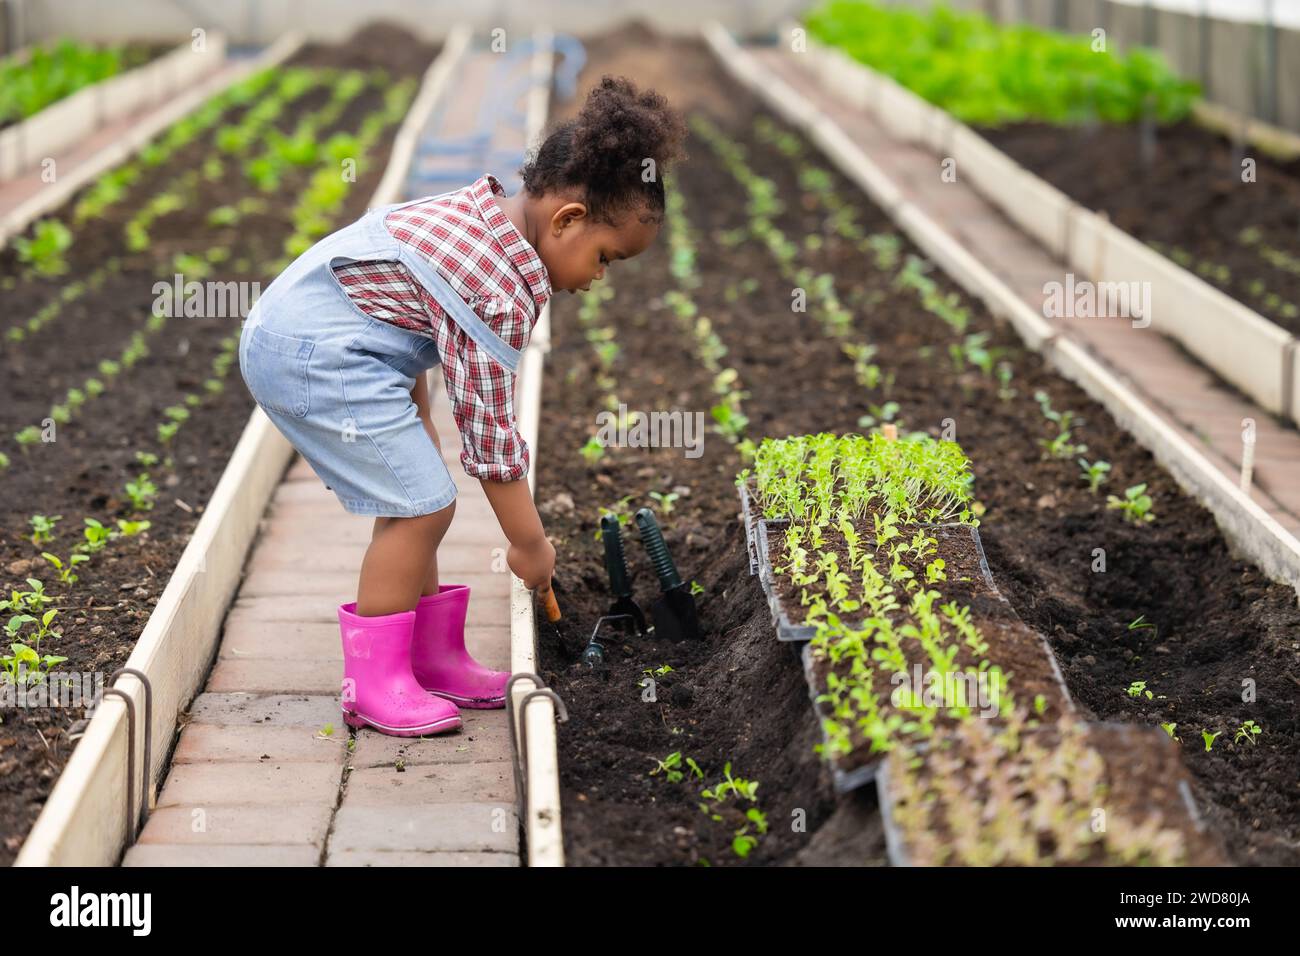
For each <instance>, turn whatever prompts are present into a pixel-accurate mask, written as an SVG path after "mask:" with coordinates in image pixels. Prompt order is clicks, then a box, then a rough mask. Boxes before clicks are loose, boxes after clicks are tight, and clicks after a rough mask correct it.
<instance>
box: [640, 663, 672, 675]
mask: <svg viewBox="0 0 1300 956" xmlns="http://www.w3.org/2000/svg"><path fill="white" fill-rule="evenodd" d="M672 672H673V669H672V667H671V666H670V665H668V664H662V665H660V666H659V667H647V668H646V669H645V670H643V671H642V672H641V673H642V674H646V675H648V676H650V677H663V676H664V675H665V674H671V673H672Z"/></svg>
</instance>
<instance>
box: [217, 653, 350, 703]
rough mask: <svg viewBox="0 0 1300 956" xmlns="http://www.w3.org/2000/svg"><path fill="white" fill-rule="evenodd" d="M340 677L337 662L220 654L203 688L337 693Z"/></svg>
mask: <svg viewBox="0 0 1300 956" xmlns="http://www.w3.org/2000/svg"><path fill="white" fill-rule="evenodd" d="M340 653H342V651H341V642H340ZM342 678H343V664H342V662H341V661H331V660H311V659H300V660H292V659H285V658H260V659H247V658H239V657H224V658H219V659H218V660H217V664H216V666H215V667H214V668H213V669H212V673H211V674H209V675H208V684H207V689H208V691H209V692H212V693H225V692H228V691H243V692H245V693H253V694H274V693H283V694H313V695H324V694H330V693H335V692H337V691H338V689H339V682H340V681H341V680H342Z"/></svg>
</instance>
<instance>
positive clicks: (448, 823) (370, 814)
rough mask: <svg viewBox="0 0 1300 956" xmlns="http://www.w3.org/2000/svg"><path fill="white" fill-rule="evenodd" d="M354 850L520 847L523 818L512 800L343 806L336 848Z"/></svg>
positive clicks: (334, 834) (333, 839)
mask: <svg viewBox="0 0 1300 956" xmlns="http://www.w3.org/2000/svg"><path fill="white" fill-rule="evenodd" d="M348 850H405V851H413V850H414V851H420V850H471V851H478V852H483V851H496V852H499V853H518V852H519V818H518V816H517V815H516V813H515V808H514V807H513V806H512V805H511V804H510V803H508V802H505V801H503V802H500V803H477V802H476V803H435V804H424V805H419V804H417V805H413V806H405V807H393V806H348V805H347V804H346V803H345V804H344V805H343V806H342V807H340V808H339V811H338V813H337V814H335V816H334V827H333V830H332V832H331V834H330V842H329V852H330V853H331V854H333V853H338V852H344V851H348Z"/></svg>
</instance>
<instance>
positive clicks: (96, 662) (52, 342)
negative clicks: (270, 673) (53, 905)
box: [0, 28, 434, 863]
mask: <svg viewBox="0 0 1300 956" xmlns="http://www.w3.org/2000/svg"><path fill="white" fill-rule="evenodd" d="M433 52H434V51H433V50H432V49H431V48H430V47H428V46H426V45H424V44H421V43H419V42H416V41H414V40H412V39H411V38H410V37H409V35H408V34H406V33H405V32H404V31H398V30H392V29H387V28H371V29H368V30H366V31H364V32H362V33H361V34H359V35H358V36H356V37H354V38H353V39H352V40H350V41H349V42H348V44H347V46H346V48H343V47H309V48H306V49H304V50H303V51H302V52H300V53H299V54H298V55H297V56H295V57H294V58H293V59H292V60H291V61H290V62H289V63H288V64H286V65H284V66H283V67H280V68H277V69H275V70H272V71H271V72H270V73H269V75H255V76H253V77H251V78H249V79H248V80H247V81H243V82H241V83H240V84H237V86H236V87H234V88H233V89H232V90H230V91H228V92H227V93H225V94H223V95H221V96H219V97H218V98H217V99H216V100H214V101H213V102H211V103H209V104H206V105H205V106H203V107H201V108H200V109H199V110H198V111H196V112H195V113H193V114H191V116H190V117H188V118H186V119H185V120H182V121H181V122H180V123H178V124H176V125H175V126H173V127H172V128H171V129H170V130H167V131H165V132H164V133H163V134H162V135H160V136H159V138H158V139H157V140H156V141H155V143H154V144H153V145H151V146H149V147H146V148H145V150H144V151H142V153H141V154H140V155H139V157H137V158H136V159H134V160H131V161H129V162H128V163H127V164H126V165H125V166H123V167H119V168H118V169H116V170H112V171H110V172H109V173H107V174H106V175H105V176H104V177H102V178H101V179H100V180H99V181H98V182H96V183H94V184H92V185H91V186H90V187H88V188H87V189H86V190H84V191H82V192H81V193H80V194H79V195H78V196H76V197H74V199H73V200H72V201H71V202H70V203H68V204H67V206H65V207H64V208H62V209H60V210H58V211H57V212H56V213H55V214H54V215H52V216H50V217H48V219H47V220H45V222H46V223H52V224H53V225H46V226H45V227H44V230H43V231H44V233H45V234H48V235H65V236H66V238H68V239H70V240H71V241H70V242H62V241H60V242H52V243H48V244H45V246H43V248H48V249H53V253H52V254H51V253H44V254H41V255H38V256H31V255H28V256H26V257H24V256H23V254H22V253H21V252H20V251H19V245H18V243H17V242H15V243H14V244H12V246H11V247H10V248H7V249H5V250H3V251H2V252H0V274H3V276H4V278H3V280H0V281H3V282H4V284H5V286H6V297H7V300H8V301H12V302H14V303H16V304H17V308H15V309H13V310H11V311H10V312H9V318H8V321H7V323H6V325H5V328H4V330H3V334H4V336H5V348H4V353H3V356H2V357H0V367H2V368H3V370H4V375H5V377H6V379H7V381H9V382H10V383H11V385H10V401H9V403H7V407H6V414H5V428H4V429H3V431H0V442H3V443H4V447H3V450H4V452H5V453H6V460H7V467H6V468H4V469H3V470H0V499H2V500H3V501H4V503H5V508H4V511H5V515H6V517H5V519H4V524H3V526H0V567H4V569H5V572H6V576H5V585H6V586H5V588H4V590H5V593H6V594H9V593H10V592H11V591H13V590H18V591H20V592H24V591H25V592H26V593H27V594H28V595H31V594H34V593H36V592H37V589H36V588H35V587H33V586H32V585H30V584H27V583H24V582H25V581H26V579H28V578H31V579H33V580H37V581H40V582H42V583H43V588H44V591H45V592H46V593H47V594H48V595H50V596H51V597H52V598H53V601H52V602H50V603H49V604H48V606H47V607H46V606H45V605H42V606H41V610H57V611H58V613H57V615H56V616H55V617H54V618H53V619H52V621H51V623H50V627H51V628H52V630H53V631H54V632H57V633H52V634H49V635H46V636H44V637H43V638H42V644H41V647H40V653H41V654H51V655H55V656H58V657H63V658H66V660H65V661H59V662H52V665H57V668H58V669H59V670H63V671H74V672H86V671H100V672H105V673H107V672H111V671H112V670H113V669H115V668H116V667H117V666H119V665H120V664H121V663H122V662H123V661H125V659H126V658H127V656H128V655H129V653H130V651H131V648H132V646H133V644H134V641H135V639H136V637H137V636H138V634H139V632H140V629H141V627H142V626H143V624H144V622H145V621H146V620H147V619H148V618H149V614H150V610H151V608H152V606H153V604H155V603H156V602H157V600H158V595H159V594H160V592H161V591H162V589H163V587H164V586H165V585H166V583H167V580H168V577H169V575H170V573H171V569H172V567H173V566H174V565H175V563H176V561H177V559H178V558H179V556H180V554H181V552H182V550H183V549H184V547H185V544H186V542H187V541H188V538H189V536H190V534H191V532H192V531H193V529H194V526H195V524H196V523H197V521H198V518H199V516H200V515H201V514H202V512H203V510H204V505H205V502H206V501H207V500H208V497H209V496H210V494H211V492H212V489H213V487H214V486H215V484H216V481H217V479H218V478H219V477H220V475H221V473H222V471H223V469H224V467H225V463H226V460H227V458H228V457H229V455H230V452H231V450H232V448H233V447H234V444H235V442H236V440H237V439H238V438H239V436H240V433H241V431H242V429H243V427H244V425H245V423H246V422H247V420H248V416H249V414H250V412H251V411H252V409H253V403H252V401H251V400H250V399H249V398H248V396H247V393H246V391H245V390H244V389H243V388H242V387H235V386H236V384H237V383H238V380H237V378H232V377H230V374H229V373H230V371H231V367H232V365H233V363H234V358H235V353H234V348H235V346H236V345H237V343H238V334H239V326H240V323H241V321H242V318H243V314H244V309H243V303H242V300H240V297H239V290H242V289H245V288H248V289H250V291H251V292H253V293H255V290H254V289H252V288H251V284H253V283H261V284H264V283H266V282H269V281H270V279H271V278H273V277H274V275H275V272H276V271H277V270H278V268H279V267H280V265H281V264H282V263H283V262H284V261H285V260H286V258H287V257H289V256H291V255H292V254H293V252H294V251H295V250H296V249H297V248H299V247H300V246H301V244H302V243H303V242H304V241H311V240H312V239H314V238H315V237H317V236H319V235H321V234H323V233H324V232H325V231H328V230H329V229H330V228H333V227H334V225H337V224H339V223H341V222H343V221H346V220H347V219H350V218H353V217H355V216H357V215H359V214H360V213H361V212H362V211H363V210H364V209H365V206H366V203H367V201H368V200H369V198H370V196H371V195H372V194H373V192H374V189H375V185H376V183H377V182H378V180H379V178H380V176H381V175H382V173H383V170H384V166H385V163H384V157H385V156H386V154H387V151H388V148H389V145H390V143H391V141H392V137H393V136H394V135H395V133H396V131H397V127H398V124H400V122H401V120H402V119H403V117H404V115H405V112H406V107H407V105H408V104H409V102H410V99H411V97H412V96H414V93H415V90H416V88H417V86H418V83H419V80H420V77H421V75H422V73H423V71H424V69H425V68H426V67H427V66H428V64H429V62H430V60H431V59H432V56H433ZM344 62H346V63H347V64H348V65H347V66H342V65H341V64H343V63H344ZM307 64H310V65H307ZM331 64H334V65H331ZM339 137H346V139H343V138H339ZM331 141H332V144H333V145H332V147H325V145H324V144H327V143H331ZM344 146H346V147H347V152H346V153H344V151H343V147H344ZM345 159H355V160H356V165H357V170H356V172H357V175H356V178H355V181H351V182H349V181H347V180H345V179H344V178H343V177H342V176H341V174H340V169H341V168H342V167H341V166H340V163H341V161H342V160H345ZM295 160H298V161H295ZM123 170H126V172H125V173H124V172H123ZM326 180H328V182H326ZM335 182H338V183H340V184H341V185H342V188H341V189H340V188H336V187H334V186H333V183H335ZM167 196H170V197H173V198H172V199H170V200H166V201H162V200H160V199H159V197H167ZM177 200H179V204H178V203H177ZM60 227H61V228H60ZM41 231H42V227H41V226H40V224H37V226H36V227H34V228H33V229H32V230H31V231H29V233H28V234H27V236H25V237H24V238H27V239H37V238H38V235H39V234H40V232H41ZM176 274H181V275H182V279H183V281H197V280H207V281H208V282H209V283H211V284H214V285H215V284H221V283H228V282H229V283H235V284H236V285H235V286H234V287H233V288H234V289H236V290H237V291H236V294H235V296H234V298H233V299H230V298H226V299H224V300H223V305H222V307H221V308H218V309H216V310H213V309H211V308H210V307H209V308H207V309H206V310H204V308H203V307H204V306H206V305H208V303H211V302H212V301H213V300H212V299H211V298H208V299H207V300H206V301H204V300H203V297H199V299H197V300H195V299H193V297H191V296H190V295H189V294H188V292H186V293H185V294H184V295H183V297H182V301H181V303H180V308H174V307H173V308H170V310H169V309H168V308H167V307H166V304H167V299H168V295H167V292H166V290H169V289H171V288H172V287H173V284H174V277H175V275H176ZM157 282H162V283H163V284H164V287H165V288H164V289H163V290H160V289H159V288H157V287H156V286H155V283H157ZM240 284H244V285H240ZM187 302H195V303H196V304H195V306H193V307H192V308H191V311H190V312H188V313H187V312H186V311H185V304H186V303H187ZM160 303H163V307H160ZM198 303H202V305H200V304H198ZM171 305H172V306H175V303H174V302H173V303H171ZM168 311H170V312H171V314H170V315H168V314H167V312H168ZM195 311H200V312H201V314H195ZM164 329H165V330H166V331H167V332H168V333H171V334H168V335H164V334H163V332H164ZM69 340H74V341H76V342H77V345H78V348H76V349H75V350H69V349H68V348H67V345H66V343H67V342H68V341H69ZM106 362H107V363H109V364H107V365H106V364H105V363H106ZM92 380H93V381H95V382H96V383H98V384H97V385H94V386H92V385H91V384H90V383H91V381H92ZM74 392H75V393H76V394H75V395H74ZM47 418H52V419H53V421H54V428H53V432H52V434H53V437H54V438H55V440H54V441H43V440H40V439H41V438H42V437H44V436H43V435H42V434H41V433H42V432H43V431H45V430H46V429H48V427H49V425H48V423H43V419H47ZM33 426H35V427H36V438H35V440H33V437H32V435H33V433H32V432H31V430H30V429H31V428H32V427H33ZM46 434H50V433H49V432H46ZM20 435H21V436H22V437H21V438H20V437H19V436H20ZM142 475H143V476H146V477H144V478H142V477H141V476H142ZM36 516H40V517H43V518H45V519H48V520H47V521H45V522H35V523H33V522H32V521H31V519H32V518H33V517H36ZM55 516H61V519H60V520H58V521H54V520H53V519H54V518H55ZM85 519H94V520H95V521H97V522H99V523H100V525H102V526H103V528H104V530H103V531H102V532H101V531H99V530H97V529H96V528H95V527H94V526H88V525H86V524H85ZM51 522H52V523H51ZM146 523H147V524H146ZM33 536H35V537H36V538H37V542H35V543H34V542H33V540H32V538H33ZM42 552H49V553H51V554H53V555H54V556H55V557H56V558H58V559H59V560H60V561H61V563H62V564H63V565H64V566H65V567H69V566H70V562H69V559H70V558H71V557H72V556H73V555H77V556H79V557H84V558H86V559H88V560H85V561H81V562H79V563H77V564H76V565H75V566H73V567H71V571H72V573H73V574H75V575H76V577H77V580H75V581H72V580H71V579H70V578H69V579H68V580H60V575H59V574H58V572H57V569H56V567H55V566H54V565H53V564H52V563H51V562H50V561H49V560H48V559H46V558H43V557H42ZM18 600H19V601H20V602H21V603H22V605H23V607H24V609H27V608H29V607H31V606H33V602H36V603H40V601H39V598H37V597H23V596H22V595H21V594H20V595H19V597H18ZM10 613H11V614H12V613H14V610H13V609H12V608H11V610H10ZM35 626H36V625H35V624H33V623H30V622H29V623H25V624H23V625H22V626H21V627H20V628H19V630H18V631H17V632H16V633H15V634H14V636H13V637H11V640H17V641H27V642H28V643H29V646H30V645H31V644H32V643H34V641H33V640H32V639H33V637H34V634H35V631H34V628H35ZM6 650H8V649H6ZM6 656H7V655H6ZM52 665H47V666H52ZM82 715H83V711H82V709H81V708H73V709H59V708H48V709H47V708H42V709H30V710H8V709H6V710H4V711H3V713H0V717H2V718H3V721H4V723H3V724H0V766H2V767H3V768H4V771H5V772H4V774H3V785H2V786H0V795H2V796H0V806H3V808H4V810H5V819H6V821H7V822H6V825H5V829H4V833H3V838H4V842H3V845H2V846H0V859H2V860H3V861H4V862H6V863H7V862H10V861H11V860H12V858H13V855H14V854H15V853H16V851H17V849H18V847H19V846H20V845H21V843H22V839H23V836H24V834H25V833H26V832H27V830H28V828H30V826H31V824H32V822H33V820H34V819H35V817H36V815H37V813H38V812H39V811H40V809H41V805H42V803H43V801H44V799H45V797H46V796H47V795H48V793H49V791H50V788H51V786H52V785H53V783H54V781H55V779H56V778H57V776H58V774H59V772H60V771H61V769H62V767H63V765H64V764H65V762H66V760H67V758H68V755H69V754H70V753H71V751H72V748H73V747H74V746H75V742H76V730H77V723H78V721H79V718H81V717H82Z"/></svg>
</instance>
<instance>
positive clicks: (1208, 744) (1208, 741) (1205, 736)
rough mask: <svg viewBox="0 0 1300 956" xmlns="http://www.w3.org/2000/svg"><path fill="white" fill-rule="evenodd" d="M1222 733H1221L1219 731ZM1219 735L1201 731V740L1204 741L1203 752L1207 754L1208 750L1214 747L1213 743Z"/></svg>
mask: <svg viewBox="0 0 1300 956" xmlns="http://www.w3.org/2000/svg"><path fill="white" fill-rule="evenodd" d="M1220 733H1222V731H1220ZM1218 736H1219V734H1212V733H1210V732H1209V731H1208V730H1202V731H1201V739H1202V740H1204V741H1205V752H1206V753H1209V752H1210V748H1212V747H1213V746H1214V741H1215V740H1216V739H1218Z"/></svg>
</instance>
